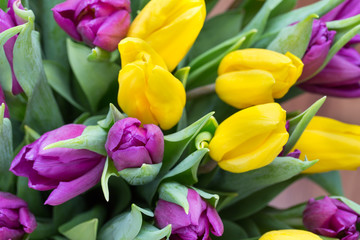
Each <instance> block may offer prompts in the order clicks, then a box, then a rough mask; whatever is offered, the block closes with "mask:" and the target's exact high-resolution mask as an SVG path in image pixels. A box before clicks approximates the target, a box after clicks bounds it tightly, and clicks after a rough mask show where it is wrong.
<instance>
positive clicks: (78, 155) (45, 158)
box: [10, 124, 105, 205]
mask: <svg viewBox="0 0 360 240" xmlns="http://www.w3.org/2000/svg"><path fill="white" fill-rule="evenodd" d="M85 128H86V126H85V125H80V124H68V125H65V126H62V127H60V128H58V129H55V130H53V131H50V132H47V133H45V134H44V135H42V136H41V137H40V138H39V139H38V140H36V141H35V142H33V143H31V144H29V145H26V146H24V147H23V148H22V149H21V151H20V152H19V153H18V155H17V156H16V157H15V158H14V160H13V162H12V163H11V167H10V171H12V172H13V173H14V174H15V175H17V176H23V177H27V178H29V184H28V185H29V187H30V188H33V189H36V190H39V191H46V190H52V189H53V191H52V192H51V193H50V195H49V197H48V199H47V200H46V202H45V204H49V205H58V204H61V203H64V202H66V201H68V200H69V199H71V198H74V197H76V196H78V195H79V194H81V193H83V192H85V191H87V190H88V189H90V188H91V187H93V186H95V185H96V184H97V183H98V182H99V180H100V178H101V174H102V171H103V168H104V164H105V157H104V156H102V155H100V154H98V153H95V152H92V151H89V150H85V149H70V148H51V149H47V150H44V148H45V147H46V146H48V145H50V144H52V143H55V142H58V141H63V140H67V139H71V138H75V137H78V136H80V135H81V134H82V132H83V131H84V129H85Z"/></svg>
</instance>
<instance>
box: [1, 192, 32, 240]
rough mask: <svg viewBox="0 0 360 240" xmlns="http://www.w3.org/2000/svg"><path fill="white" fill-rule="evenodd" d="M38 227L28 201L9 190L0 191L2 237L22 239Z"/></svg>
mask: <svg viewBox="0 0 360 240" xmlns="http://www.w3.org/2000/svg"><path fill="white" fill-rule="evenodd" d="M35 228H36V220H35V217H34V215H33V214H32V213H31V212H30V211H29V209H28V205H27V203H26V202H25V201H24V200H22V199H20V198H18V197H16V196H15V195H12V194H11V193H7V192H0V239H2V240H8V239H11V240H20V239H23V236H24V235H25V234H26V233H32V232H33V231H34V230H35Z"/></svg>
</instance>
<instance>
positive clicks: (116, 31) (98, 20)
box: [52, 0, 131, 51]
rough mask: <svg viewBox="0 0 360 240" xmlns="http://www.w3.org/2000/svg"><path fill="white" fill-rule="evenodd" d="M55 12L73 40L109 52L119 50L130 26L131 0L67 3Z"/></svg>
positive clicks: (87, 0)
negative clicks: (118, 46) (120, 43)
mask: <svg viewBox="0 0 360 240" xmlns="http://www.w3.org/2000/svg"><path fill="white" fill-rule="evenodd" d="M52 11H53V14H54V18H55V21H56V22H57V23H58V24H59V26H60V27H61V28H62V29H63V30H64V31H65V32H66V33H67V34H69V35H70V36H71V37H72V38H73V39H75V40H76V41H83V42H85V43H86V44H88V45H89V46H91V47H94V46H98V47H100V48H103V49H105V50H107V51H114V50H115V49H116V48H117V45H118V43H119V42H120V40H121V39H123V38H124V37H125V36H126V34H127V31H128V29H129V26H130V11H131V9H130V0H67V1H66V2H63V3H60V4H58V5H56V6H55V7H54V8H53V9H52Z"/></svg>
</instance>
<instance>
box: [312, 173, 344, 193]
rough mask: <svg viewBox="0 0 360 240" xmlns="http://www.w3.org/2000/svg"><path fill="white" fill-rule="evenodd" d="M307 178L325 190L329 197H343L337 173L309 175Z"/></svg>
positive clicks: (339, 177)
mask: <svg viewBox="0 0 360 240" xmlns="http://www.w3.org/2000/svg"><path fill="white" fill-rule="evenodd" d="M308 178H310V180H312V181H313V182H315V183H317V184H318V185H319V186H320V187H322V188H323V189H325V190H326V191H327V192H328V193H329V194H330V195H344V191H343V188H342V184H341V176H340V172H339V171H331V172H325V173H317V174H311V175H309V177H308Z"/></svg>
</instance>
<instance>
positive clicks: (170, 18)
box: [128, 0, 206, 71]
mask: <svg viewBox="0 0 360 240" xmlns="http://www.w3.org/2000/svg"><path fill="white" fill-rule="evenodd" d="M205 17H206V6H205V1H204V0H181V1H179V0H152V1H150V2H149V3H148V4H147V5H146V6H145V7H144V9H143V10H141V12H140V13H139V15H138V16H137V17H136V18H135V20H134V21H133V23H132V24H131V26H130V29H129V32H128V36H129V37H137V38H141V39H143V40H145V41H146V42H147V43H149V44H150V46H151V47H152V48H153V49H155V51H156V52H158V53H159V55H160V56H161V57H162V58H163V59H164V60H165V62H166V64H167V66H168V68H169V70H170V71H172V70H174V69H175V67H176V66H177V65H178V63H179V62H180V61H181V60H182V59H183V58H184V56H185V55H186V54H187V52H188V51H189V50H190V48H191V46H192V45H193V43H194V42H195V39H196V38H197V36H198V35H199V32H200V30H201V28H202V26H203V25H204V21H205Z"/></svg>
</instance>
